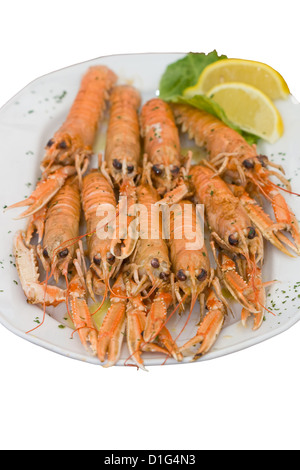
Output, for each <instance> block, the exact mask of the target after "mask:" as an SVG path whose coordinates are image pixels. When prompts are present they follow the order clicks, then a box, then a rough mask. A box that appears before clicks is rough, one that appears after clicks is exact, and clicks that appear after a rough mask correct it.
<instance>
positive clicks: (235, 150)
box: [172, 104, 300, 255]
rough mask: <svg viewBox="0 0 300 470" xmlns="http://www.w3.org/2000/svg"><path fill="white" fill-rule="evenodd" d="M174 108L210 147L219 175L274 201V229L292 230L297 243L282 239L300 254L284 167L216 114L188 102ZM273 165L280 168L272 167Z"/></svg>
mask: <svg viewBox="0 0 300 470" xmlns="http://www.w3.org/2000/svg"><path fill="white" fill-rule="evenodd" d="M172 109H173V112H174V115H175V117H176V122H177V123H178V124H180V125H181V129H182V131H183V132H188V135H189V137H190V138H191V139H194V140H195V143H196V145H197V146H199V147H205V148H206V150H207V153H208V161H209V163H210V165H212V166H213V167H214V168H215V169H216V171H217V173H218V174H219V175H223V176H224V178H225V179H226V181H228V182H229V183H234V184H238V185H241V186H244V187H245V188H246V189H248V187H249V189H251V190H252V192H253V193H254V194H256V193H260V194H261V195H262V196H264V197H265V198H266V199H267V200H269V201H270V202H271V203H272V207H273V211H274V215H275V219H276V223H273V224H272V225H273V229H272V232H273V233H275V232H276V233H277V234H278V233H279V231H289V232H290V233H291V235H292V237H293V239H294V244H292V243H286V242H287V240H288V239H287V238H286V237H284V238H282V240H281V241H283V242H284V243H286V244H287V245H288V246H289V248H291V249H292V250H293V251H294V252H296V253H297V254H298V255H300V230H299V224H298V221H297V218H296V217H295V215H294V213H293V212H292V210H291V208H290V207H289V206H288V204H287V202H286V200H285V198H284V197H283V194H282V192H283V191H286V192H288V193H292V191H291V184H290V182H289V181H288V180H287V178H286V177H285V176H284V170H283V168H282V166H281V165H277V164H275V163H272V162H271V161H270V160H269V159H268V157H267V156H265V155H258V153H257V149H256V146H255V145H250V144H248V143H247V142H246V140H245V139H244V138H243V136H241V135H240V134H239V133H238V132H236V131H235V130H234V129H231V128H230V127H228V126H226V125H225V124H224V123H223V122H222V121H220V120H219V119H217V118H216V117H215V116H212V115H211V114H208V113H207V112H205V111H202V110H198V109H196V108H194V107H192V106H188V105H184V104H174V105H172ZM269 167H270V168H275V169H276V170H279V171H274V170H270V169H269ZM271 176H274V177H276V178H277V179H278V180H279V181H280V183H282V184H283V185H284V186H285V188H286V189H284V188H279V187H278V186H277V185H276V184H274V183H273V182H272V181H271V180H270V177H271ZM292 194H293V193H292ZM279 238H281V237H279ZM274 241H276V240H274V238H273V240H272V242H274ZM275 246H276V245H275ZM277 248H278V249H280V250H281V251H282V252H285V253H286V251H287V250H286V249H284V248H283V247H282V244H277Z"/></svg>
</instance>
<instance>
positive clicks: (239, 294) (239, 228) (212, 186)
mask: <svg viewBox="0 0 300 470" xmlns="http://www.w3.org/2000/svg"><path fill="white" fill-rule="evenodd" d="M191 177H192V184H193V186H194V188H195V196H196V198H197V200H198V202H200V203H201V204H204V207H205V215H206V220H207V223H208V227H209V230H210V233H211V237H212V242H211V246H212V249H213V252H214V255H215V260H216V262H217V265H218V271H219V272H218V274H219V277H220V278H221V280H222V281H223V282H224V284H225V285H226V287H227V288H228V290H229V291H230V292H231V294H232V295H233V297H234V298H235V299H236V300H237V301H238V302H239V303H240V304H241V305H242V306H243V308H245V309H246V310H249V311H250V312H251V313H253V314H254V317H255V325H257V324H261V321H262V318H263V312H264V306H263V305H261V302H260V300H259V297H260V290H261V289H263V288H264V287H263V285H262V284H261V283H259V284H256V277H255V276H254V275H253V273H255V272H256V269H257V265H258V264H259V263H262V262H263V253H264V250H263V238H262V235H261V233H260V231H259V230H258V229H255V228H254V227H253V225H252V223H251V220H250V218H249V217H248V214H247V212H246V210H245V209H244V207H243V206H242V204H241V203H240V201H239V199H238V198H237V197H235V196H234V195H233V193H232V192H231V190H230V189H229V187H228V186H227V185H226V183H225V182H224V181H223V180H222V179H221V178H220V177H219V176H216V174H215V172H214V171H213V170H211V169H210V168H207V167H206V166H203V165H197V166H194V167H193V168H192V169H191ZM215 243H217V245H218V247H219V248H221V249H223V250H225V252H223V251H220V253H219V255H217V249H216V246H215ZM229 255H231V256H232V255H233V258H242V259H243V260H245V263H246V267H245V271H246V275H247V277H250V278H251V284H248V279H247V280H245V279H244V278H243V277H242V275H241V274H240V273H238V272H237V269H236V263H235V262H234V260H232V259H231V257H230V256H229ZM250 294H253V295H250Z"/></svg>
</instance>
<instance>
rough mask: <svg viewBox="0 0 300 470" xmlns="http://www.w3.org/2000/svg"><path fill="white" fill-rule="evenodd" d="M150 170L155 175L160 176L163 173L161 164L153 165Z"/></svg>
mask: <svg viewBox="0 0 300 470" xmlns="http://www.w3.org/2000/svg"><path fill="white" fill-rule="evenodd" d="M152 171H153V173H155V175H156V176H161V175H162V174H163V173H164V171H165V169H164V167H163V165H153V167H152Z"/></svg>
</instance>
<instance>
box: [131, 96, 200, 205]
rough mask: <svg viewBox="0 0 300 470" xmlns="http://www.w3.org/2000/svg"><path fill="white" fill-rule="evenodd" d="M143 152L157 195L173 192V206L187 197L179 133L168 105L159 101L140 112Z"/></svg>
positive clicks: (151, 101) (146, 104) (185, 162)
mask: <svg viewBox="0 0 300 470" xmlns="http://www.w3.org/2000/svg"><path fill="white" fill-rule="evenodd" d="M140 122H141V135H142V137H143V142H144V152H145V153H146V155H147V159H148V161H149V165H151V170H152V172H151V177H152V179H153V184H154V186H155V188H156V189H157V191H158V193H159V194H160V195H162V196H163V195H165V194H166V193H170V192H171V191H173V202H177V201H179V200H180V199H182V198H183V197H184V196H186V195H187V194H188V188H187V187H186V186H185V184H184V181H183V180H182V176H183V174H184V176H185V165H186V166H187V167H188V166H189V160H190V158H191V155H189V157H188V159H187V161H184V160H185V159H184V157H183V156H182V155H181V150H180V140H179V133H178V129H177V127H176V123H175V119H174V116H173V112H172V110H171V108H170V106H169V104H168V103H166V102H164V101H163V100H161V99H159V98H153V99H151V100H149V101H147V102H146V103H145V104H144V106H143V107H142V110H141V115H140Z"/></svg>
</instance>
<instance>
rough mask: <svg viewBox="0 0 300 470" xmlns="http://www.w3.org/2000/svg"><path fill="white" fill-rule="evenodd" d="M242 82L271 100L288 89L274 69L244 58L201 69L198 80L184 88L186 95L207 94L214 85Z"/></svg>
mask: <svg viewBox="0 0 300 470" xmlns="http://www.w3.org/2000/svg"><path fill="white" fill-rule="evenodd" d="M227 82H242V83H246V84H248V85H252V86H254V87H255V88H258V89H259V90H260V91H262V92H263V93H265V94H266V95H267V96H268V97H269V98H270V99H271V100H276V99H280V98H283V99H284V98H286V97H287V96H288V95H289V94H290V90H289V88H288V86H287V84H286V82H285V80H284V79H283V77H282V76H281V75H280V73H278V72H277V71H276V70H275V69H273V68H272V67H270V66H269V65H267V64H264V63H262V62H255V61H252V60H244V59H223V60H219V61H217V62H214V63H212V64H210V65H208V66H207V67H205V69H204V70H203V72H202V73H201V75H200V77H199V80H198V82H197V83H196V85H194V86H192V87H188V88H186V89H185V90H184V92H183V94H184V96H186V97H192V96H194V95H201V94H204V95H205V94H207V92H208V91H209V90H211V89H212V88H213V87H215V86H216V85H220V84H223V83H227Z"/></svg>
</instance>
